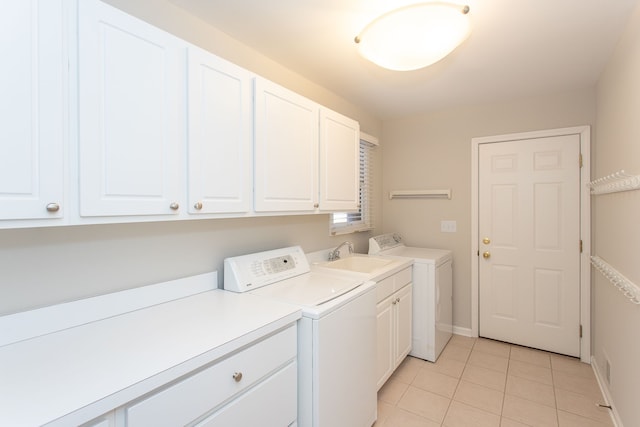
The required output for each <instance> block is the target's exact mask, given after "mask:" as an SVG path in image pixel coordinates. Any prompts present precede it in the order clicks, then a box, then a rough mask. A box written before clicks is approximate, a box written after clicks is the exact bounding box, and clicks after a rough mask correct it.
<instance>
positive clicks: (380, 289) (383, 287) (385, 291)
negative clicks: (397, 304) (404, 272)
mask: <svg viewBox="0 0 640 427" xmlns="http://www.w3.org/2000/svg"><path fill="white" fill-rule="evenodd" d="M394 291H395V289H394V287H393V276H389V277H385V278H384V279H382V280H380V281H378V282H377V283H376V301H377V302H380V301H382V300H383V299H385V298H387V297H388V296H389V295H391V294H392V293H393V292H394Z"/></svg>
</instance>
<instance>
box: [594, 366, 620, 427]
mask: <svg viewBox="0 0 640 427" xmlns="http://www.w3.org/2000/svg"><path fill="white" fill-rule="evenodd" d="M591 369H593V373H594V374H595V375H596V380H598V386H600V391H601V392H602V396H603V397H604V400H605V404H607V405H609V406H611V411H610V412H609V414H610V415H611V421H612V422H613V425H614V427H624V426H623V425H622V420H621V419H620V414H618V411H616V405H614V404H613V398H612V397H611V392H610V391H609V385H608V384H607V382H606V380H605V378H604V376H603V375H602V373H601V372H600V368H599V366H598V363H597V362H596V357H595V356H591Z"/></svg>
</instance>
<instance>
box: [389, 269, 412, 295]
mask: <svg viewBox="0 0 640 427" xmlns="http://www.w3.org/2000/svg"><path fill="white" fill-rule="evenodd" d="M411 270H412V267H407V268H405V269H404V270H402V271H399V272H397V273H396V274H394V275H393V278H394V286H395V290H396V291H397V290H398V289H400V288H402V287H403V286H404V285H406V284H407V283H409V282H411Z"/></svg>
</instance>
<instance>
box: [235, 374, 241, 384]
mask: <svg viewBox="0 0 640 427" xmlns="http://www.w3.org/2000/svg"><path fill="white" fill-rule="evenodd" d="M233 379H234V380H236V382H237V383H239V382H240V381H241V380H242V372H235V373H234V374H233Z"/></svg>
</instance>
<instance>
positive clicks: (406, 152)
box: [382, 89, 596, 329]
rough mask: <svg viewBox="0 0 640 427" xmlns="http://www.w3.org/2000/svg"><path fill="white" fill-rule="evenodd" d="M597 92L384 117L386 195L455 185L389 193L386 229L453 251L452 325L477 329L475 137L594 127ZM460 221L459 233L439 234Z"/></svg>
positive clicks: (385, 208)
mask: <svg viewBox="0 0 640 427" xmlns="http://www.w3.org/2000/svg"><path fill="white" fill-rule="evenodd" d="M595 112H596V104H595V90H594V89H588V90H583V91H577V92H573V93H567V94H561V95H549V96H541V97H537V98H530V99H520V100H517V101H512V102H504V103H496V104H487V105H477V106H470V107H463V108H456V109H450V110H446V111H438V112H431V113H424V114H420V115H416V116H413V117H406V118H402V119H397V120H389V121H385V122H384V129H383V132H382V135H383V140H384V141H385V145H384V147H383V157H382V159H383V183H384V184H383V194H384V195H387V194H388V192H389V191H390V190H415V189H440V188H451V189H452V199H451V200H427V199H422V200H389V199H388V197H383V218H384V221H383V231H384V232H391V231H397V232H399V233H400V234H402V235H403V236H404V238H405V240H406V242H407V244H409V245H410V246H421V247H434V248H445V249H450V250H453V254H454V255H453V256H454V271H453V280H454V289H453V301H454V319H453V322H454V325H455V326H456V327H458V328H463V329H470V328H471V260H470V258H471V241H470V233H471V180H472V178H471V138H474V137H481V136H491V135H500V134H506V133H516V132H527V131H534V130H541V129H553V128H560V127H569V126H579V125H592V124H593V123H594V122H595ZM441 220H455V221H456V222H457V232H456V233H443V232H441V231H440V221H441Z"/></svg>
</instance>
